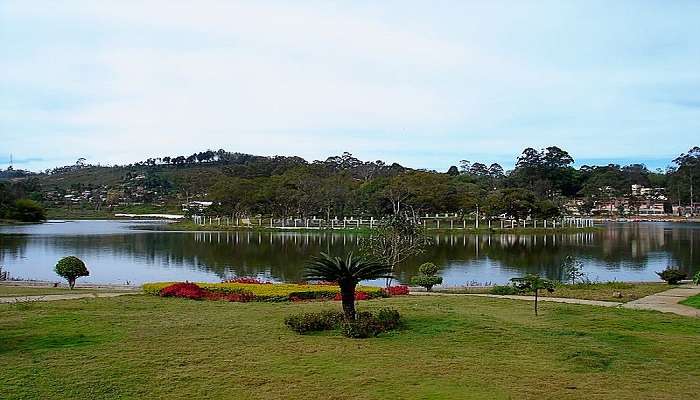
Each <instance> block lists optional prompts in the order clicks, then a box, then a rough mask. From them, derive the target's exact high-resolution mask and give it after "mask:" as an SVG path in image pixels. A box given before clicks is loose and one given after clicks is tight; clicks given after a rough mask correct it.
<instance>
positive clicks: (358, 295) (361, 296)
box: [333, 292, 372, 301]
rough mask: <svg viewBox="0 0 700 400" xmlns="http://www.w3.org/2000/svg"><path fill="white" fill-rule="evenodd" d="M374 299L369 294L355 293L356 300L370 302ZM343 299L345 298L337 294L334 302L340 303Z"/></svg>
mask: <svg viewBox="0 0 700 400" xmlns="http://www.w3.org/2000/svg"><path fill="white" fill-rule="evenodd" d="M371 298H372V297H370V295H369V294H368V293H367V292H355V300H369V299H371ZM342 299H343V296H342V295H341V294H340V293H336V294H335V296H334V297H333V300H335V301H340V300H342Z"/></svg>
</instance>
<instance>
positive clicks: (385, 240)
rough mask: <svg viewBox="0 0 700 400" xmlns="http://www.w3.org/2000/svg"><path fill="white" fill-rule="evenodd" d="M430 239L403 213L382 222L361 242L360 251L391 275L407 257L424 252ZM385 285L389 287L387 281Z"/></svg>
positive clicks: (414, 220)
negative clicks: (387, 270) (389, 271)
mask: <svg viewBox="0 0 700 400" xmlns="http://www.w3.org/2000/svg"><path fill="white" fill-rule="evenodd" d="M428 244H430V238H429V237H428V236H427V235H426V233H425V229H424V228H423V227H422V226H421V225H420V224H418V222H417V221H416V219H414V218H411V217H409V216H407V215H406V214H404V213H398V214H394V215H392V216H390V217H388V218H387V219H385V220H383V221H382V223H381V224H380V225H379V227H378V228H377V229H376V230H375V231H374V232H372V234H371V235H370V236H369V237H368V238H367V239H365V240H363V242H362V250H363V251H364V252H365V253H367V254H368V255H370V256H371V257H373V258H376V259H378V260H380V261H382V262H384V263H386V264H388V265H389V266H391V273H392V275H393V273H394V270H395V269H396V266H397V265H399V264H401V263H402V262H404V261H406V259H408V258H409V257H413V256H416V255H418V254H421V253H422V252H423V251H425V247H426V246H427V245H428ZM386 285H387V286H389V285H391V279H387V281H386Z"/></svg>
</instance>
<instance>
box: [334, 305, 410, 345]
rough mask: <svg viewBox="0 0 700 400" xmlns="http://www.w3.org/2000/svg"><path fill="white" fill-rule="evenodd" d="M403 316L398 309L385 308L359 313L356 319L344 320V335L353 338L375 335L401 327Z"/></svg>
mask: <svg viewBox="0 0 700 400" xmlns="http://www.w3.org/2000/svg"><path fill="white" fill-rule="evenodd" d="M400 322H401V316H400V314H399V312H398V311H396V310H394V309H391V308H383V309H381V310H379V311H378V312H377V313H376V314H372V313H371V312H369V311H363V312H359V313H357V318H356V319H355V320H354V321H343V335H345V336H346V337H349V338H353V339H365V338H369V337H374V336H377V335H379V334H380V333H382V332H387V331H390V330H393V329H396V328H398V327H399V324H400Z"/></svg>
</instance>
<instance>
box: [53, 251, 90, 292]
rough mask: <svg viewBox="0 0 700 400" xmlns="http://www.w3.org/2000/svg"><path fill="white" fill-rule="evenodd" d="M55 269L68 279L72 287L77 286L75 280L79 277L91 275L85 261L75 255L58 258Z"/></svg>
mask: <svg viewBox="0 0 700 400" xmlns="http://www.w3.org/2000/svg"><path fill="white" fill-rule="evenodd" d="M54 271H56V273H57V274H58V275H59V276H61V277H63V278H65V279H66V280H67V281H68V286H70V288H71V289H73V287H74V286H75V280H76V279H77V278H80V277H81V276H89V275H90V272H89V271H88V269H87V267H86V266H85V263H84V262H83V261H82V260H81V259H79V258H78V257H75V256H68V257H63V258H62V259H60V260H58V263H56V268H54Z"/></svg>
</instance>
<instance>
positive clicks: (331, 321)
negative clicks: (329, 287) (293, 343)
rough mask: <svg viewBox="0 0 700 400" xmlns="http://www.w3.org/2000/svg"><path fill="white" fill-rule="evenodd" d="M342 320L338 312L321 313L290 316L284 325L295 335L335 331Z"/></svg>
mask: <svg viewBox="0 0 700 400" xmlns="http://www.w3.org/2000/svg"><path fill="white" fill-rule="evenodd" d="M342 320H343V313H342V312H339V311H330V310H327V311H321V312H317V313H301V314H294V315H290V316H288V317H287V318H285V320H284V324H285V325H287V326H288V327H289V328H290V329H292V330H293V331H295V332H297V333H301V334H304V333H307V332H318V331H326V330H330V329H335V328H336V327H337V326H338V325H339V324H340V322H341V321H342Z"/></svg>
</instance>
